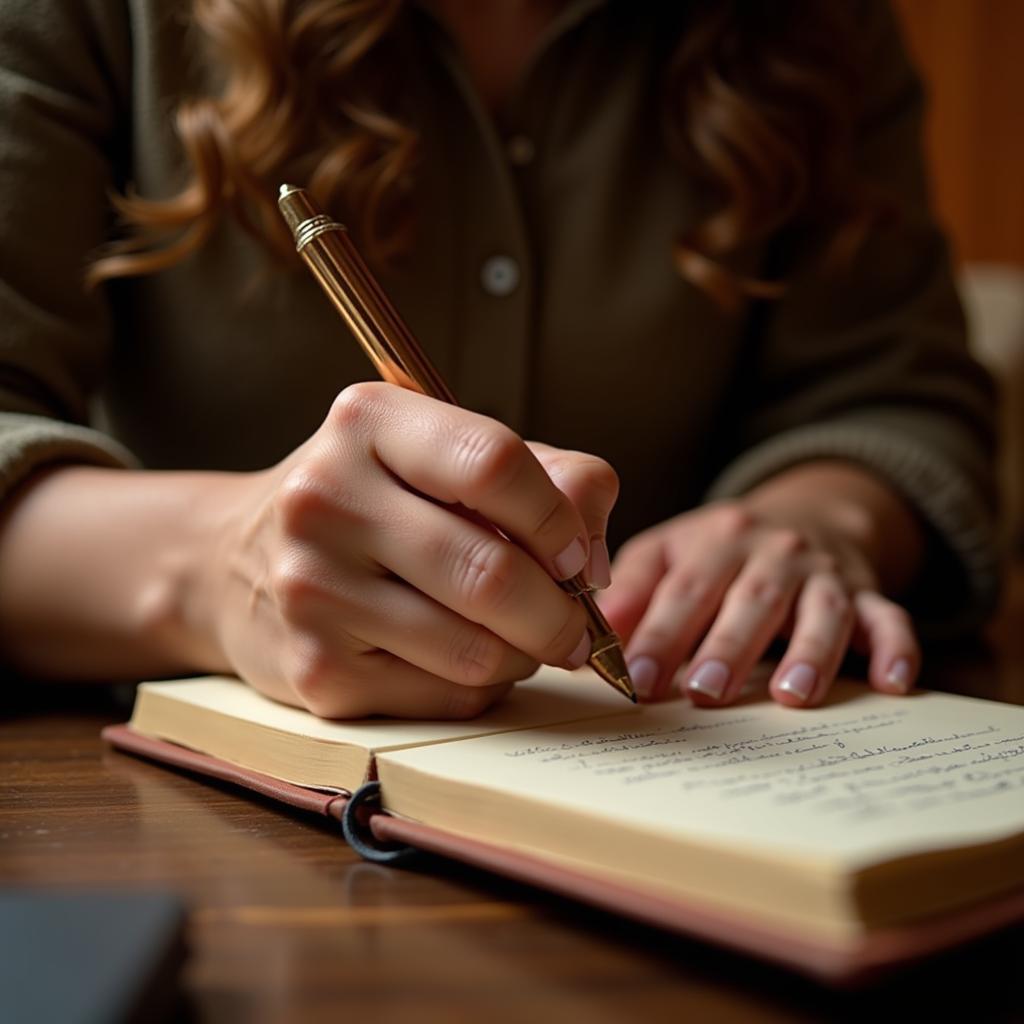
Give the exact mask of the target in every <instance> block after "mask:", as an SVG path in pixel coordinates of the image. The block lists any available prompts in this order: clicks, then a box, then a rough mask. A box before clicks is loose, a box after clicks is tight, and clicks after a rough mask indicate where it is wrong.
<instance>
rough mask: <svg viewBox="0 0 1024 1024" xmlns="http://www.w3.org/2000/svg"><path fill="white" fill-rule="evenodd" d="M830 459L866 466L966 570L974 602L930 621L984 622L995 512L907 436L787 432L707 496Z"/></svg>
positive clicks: (845, 429)
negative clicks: (797, 466)
mask: <svg viewBox="0 0 1024 1024" xmlns="http://www.w3.org/2000/svg"><path fill="white" fill-rule="evenodd" d="M828 458H840V459H848V460H850V461H853V462H857V463H860V464H861V465H863V466H864V467H866V468H867V469H870V470H872V471H873V472H874V473H876V474H877V475H878V476H880V477H882V478H884V479H885V480H886V482H887V483H889V484H890V485H891V486H892V487H893V489H894V490H896V491H898V492H899V493H900V494H902V495H903V497H905V498H906V499H907V501H909V502H910V503H911V504H912V505H913V506H914V507H915V509H916V510H917V511H918V513H919V514H920V515H921V517H922V518H923V519H924V520H925V522H926V523H927V524H928V525H929V526H930V527H931V529H932V531H933V532H934V534H935V535H936V537H937V538H938V539H940V540H941V541H942V542H943V544H944V546H945V547H946V548H948V551H949V554H950V555H952V556H953V558H954V559H955V561H956V563H957V564H958V565H959V568H960V570H961V572H962V575H963V579H964V582H965V584H966V589H967V599H966V600H964V601H961V602H960V607H948V608H942V610H941V611H939V610H938V609H935V608H932V609H930V610H929V612H928V613H927V614H926V616H925V618H926V619H927V618H937V619H939V620H940V621H941V625H942V626H943V627H944V628H945V629H951V628H953V629H968V628H973V627H976V626H978V625H979V624H980V623H982V622H983V621H984V620H985V619H986V618H987V617H988V615H989V614H990V613H991V612H992V610H993V608H994V607H995V605H996V602H997V600H998V597H999V589H1000V569H999V559H998V555H997V550H996V540H995V537H996V525H995V522H994V518H993V515H992V513H991V512H990V511H989V509H988V508H987V506H986V505H985V503H984V501H983V499H982V498H981V497H980V495H979V494H978V492H977V488H976V487H975V486H974V485H973V484H972V483H971V481H970V480H969V479H968V477H967V476H966V475H965V474H964V473H963V472H962V471H961V470H960V469H959V468H958V467H957V466H956V465H955V464H953V463H952V462H949V461H947V460H945V459H944V458H942V456H940V455H938V454H936V452H935V451H934V450H932V449H931V448H928V447H926V446H925V445H922V444H920V443H919V442H918V441H916V440H915V439H914V438H913V437H910V436H908V435H907V434H905V433H897V432H894V431H890V430H885V429H880V428H878V427H873V426H869V425H865V424H857V425H853V424H848V423H830V424H822V425H816V426H814V427H800V428H798V429H796V430H790V431H786V432H785V433H783V434H779V435H777V436H776V437H773V438H772V439H771V440H769V441H766V442H764V443H763V444H760V445H757V446H756V447H754V448H752V449H750V450H749V451H747V452H745V453H744V454H743V455H741V456H740V457H739V458H737V459H736V460H735V461H733V462H732V463H730V464H729V466H727V467H726V469H725V470H724V471H723V472H722V473H721V475H720V476H719V477H718V478H717V480H715V482H714V483H713V484H712V486H711V488H710V490H709V491H708V499H709V500H715V499H722V498H732V497H737V496H739V495H741V494H743V493H745V492H746V491H749V490H751V489H752V488H753V487H755V486H756V485H757V484H759V483H761V482H762V481H763V480H766V479H767V478H768V477H771V476H774V475H775V474H777V473H780V472H782V471H783V470H785V469H789V468H790V467H792V466H794V465H797V464H798V463H801V462H809V461H813V460H815V459H828ZM945 583H946V586H948V585H949V584H948V580H947V581H945ZM930 596H932V597H934V594H932V595H930ZM911 604H913V602H911ZM936 613H937V614H936ZM936 624H937V623H934V622H933V623H932V625H933V626H934V625H936Z"/></svg>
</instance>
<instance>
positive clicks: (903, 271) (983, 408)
mask: <svg viewBox="0 0 1024 1024" xmlns="http://www.w3.org/2000/svg"><path fill="white" fill-rule="evenodd" d="M864 7H865V12H864V13H865V33H866V41H867V43H868V47H869V50H868V52H869V53H870V54H872V59H871V67H870V68H869V75H868V84H869V96H868V98H867V100H866V102H865V116H864V119H863V123H862V126H861V131H860V134H859V137H858V142H857V156H858V159H859V161H860V165H861V169H862V171H863V174H864V177H865V179H866V180H867V181H868V182H870V183H871V184H872V186H874V187H877V188H878V189H879V190H880V191H881V192H882V193H883V194H884V195H886V196H888V197H889V198H890V199H892V200H895V201H896V203H897V206H898V214H897V216H896V219H895V222H894V223H892V224H889V225H885V226H882V227H880V228H879V229H878V230H876V231H874V232H873V233H872V235H871V236H870V237H869V238H868V239H867V241H866V243H865V244H864V246H863V248H862V249H861V250H860V251H859V253H858V255H857V257H856V259H855V262H854V263H853V264H852V265H851V266H849V267H847V268H845V269H844V270H843V271H842V272H841V273H834V274H829V273H828V272H827V271H826V270H824V269H823V268H822V266H821V264H822V252H823V245H822V238H823V237H824V236H823V235H822V234H821V233H820V232H818V231H816V230H815V229H812V228H805V229H803V230H802V231H801V232H799V233H794V235H793V236H791V237H789V238H787V239H782V240H780V242H779V247H778V250H779V251H778V253H777V254H776V258H777V264H776V267H775V268H773V269H781V271H782V273H783V274H784V275H785V276H786V277H787V278H788V280H789V286H788V288H787V290H786V293H785V296H784V297H783V298H782V299H780V300H779V301H777V302H775V303H764V304H763V305H761V306H759V308H758V309H756V310H755V311H754V313H753V315H752V318H751V328H752V333H751V347H750V349H749V352H748V355H747V356H746V362H745V366H744V369H743V374H742V376H743V381H742V383H741V386H740V389H739V394H738V395H737V396H735V397H736V399H737V400H736V401H735V402H734V403H733V404H732V406H731V408H732V410H733V418H734V423H735V427H734V435H733V436H734V442H735V448H734V451H736V452H738V453H739V454H737V455H736V456H735V457H734V458H733V459H732V460H731V461H730V462H729V463H728V464H727V465H726V467H725V469H724V470H723V471H722V472H721V474H720V475H719V476H718V478H717V479H716V480H715V481H714V483H713V484H712V486H711V489H710V494H709V497H710V498H712V499H715V498H726V497H732V496H737V495H739V494H742V493H743V492H745V491H748V490H749V489H751V488H752V487H754V486H755V485H756V484H758V483H759V482H761V481H763V480H764V479H766V478H767V477H770V476H772V475H773V474H776V473H779V472H780V471H782V470H785V469H787V468H789V467H791V466H793V465H795V464H797V463H800V462H805V461H809V460H814V459H819V458H841V459H848V460H851V461H854V462H856V463H858V464H860V465H862V466H864V467H866V468H868V469H870V470H871V471H872V472H874V473H876V474H878V476H880V477H881V478H882V479H884V480H885V481H887V482H888V483H889V484H890V485H891V486H892V487H893V488H895V489H896V490H897V491H898V492H900V493H901V494H902V495H903V496H904V497H905V498H906V499H908V500H909V502H910V503H911V504H912V506H913V507H914V508H915V509H916V511H917V513H918V514H919V516H920V517H921V520H922V521H923V522H924V524H925V525H926V529H927V532H928V535H929V547H928V555H927V558H926V565H925V568H924V570H923V572H922V576H921V579H920V580H919V581H918V583H917V585H916V586H915V588H914V591H913V593H911V594H910V595H908V605H909V606H910V607H911V609H912V610H913V611H914V612H916V613H917V615H918V617H919V619H920V620H921V621H922V622H923V624H924V625H925V627H927V625H928V623H932V624H942V626H943V628H949V627H950V626H953V625H958V624H959V625H961V626H964V627H966V626H969V625H975V624H977V623H978V622H979V621H980V620H982V619H983V618H984V617H985V616H986V615H987V614H988V613H989V612H990V611H991V609H992V607H993V605H994V603H995V600H996V597H997V594H998V584H999V572H998V559H997V556H996V544H995V536H996V528H995V520H996V510H995V484H994V476H993V460H994V443H995V442H994V425H993V406H994V401H995V395H994V390H993V385H992V382H991V380H990V379H989V377H988V376H987V375H986V373H985V372H984V371H983V370H982V369H981V367H980V366H979V365H978V364H977V363H976V362H975V361H974V360H973V359H972V358H971V357H970V355H969V354H968V351H967V348H966V333H965V325H964V320H963V316H962V313H961V310H960V306H959V302H958V299H957V295H956V290H955V287H954V284H953V280H952V275H951V269H950V260H949V255H948V252H947V248H946V245H945V242H944V240H943V238H942V235H941V232H940V231H939V230H938V228H937V227H936V225H935V223H934V220H933V218H932V216H931V214H930V212H929V209H928V200H927V186H926V180H925V173H924V168H923V161H922V155H921V145H920V128H921V113H922V106H923V97H922V89H921V86H920V83H919V81H918V79H917V77H916V76H915V74H914V72H913V70H912V69H911V67H910V66H909V63H908V61H907V58H906V56H905V53H904V51H903V49H902V45H901V42H900V39H899V33H898V30H897V27H896V25H895V23H894V20H893V17H892V14H891V12H890V11H889V9H888V7H887V6H886V5H885V4H882V3H875V2H872V3H870V4H866V5H864Z"/></svg>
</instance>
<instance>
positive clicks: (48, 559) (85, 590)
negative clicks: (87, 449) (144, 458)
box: [0, 466, 238, 679]
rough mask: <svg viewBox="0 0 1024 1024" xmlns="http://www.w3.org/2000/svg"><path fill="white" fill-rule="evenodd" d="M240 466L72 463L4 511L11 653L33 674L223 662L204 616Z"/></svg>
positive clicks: (172, 668)
mask: <svg viewBox="0 0 1024 1024" xmlns="http://www.w3.org/2000/svg"><path fill="white" fill-rule="evenodd" d="M237 479H238V478H237V477H234V476H232V475H230V474H215V473H190V472H189V473H153V472H126V471H118V470H106V469H97V468H93V467H83V466H64V467H58V468H55V469H53V470H49V471H47V472H45V473H41V474H39V475H38V476H36V477H34V478H33V479H31V480H30V481H29V482H28V483H26V484H25V485H24V486H23V487H22V489H21V490H20V491H19V492H17V493H16V494H15V495H14V496H13V498H12V499H11V500H10V501H9V502H8V503H7V505H6V506H5V507H4V509H3V514H2V516H0V652H2V660H3V662H4V663H5V664H6V665H8V666H9V667H13V668H15V669H17V670H19V671H21V672H23V673H25V674H27V675H30V676H37V677H49V678H61V679H97V678H132V677H138V676H143V675H160V674H168V673H179V672H180V673H184V672H190V671H220V670H222V669H224V668H226V665H224V664H223V661H222V655H221V654H220V653H219V652H218V650H217V645H216V643H215V641H214V639H213V637H212V636H211V635H210V632H209V629H208V628H206V626H205V624H204V622H203V621H202V619H203V618H204V610H203V607H202V604H203V597H202V587H201V586H200V577H201V574H202V572H203V567H204V566H206V565H208V564H209V563H210V561H211V559H212V557H213V554H214V552H213V550H212V548H213V547H214V546H215V544H216V538H217V536H218V530H219V525H220V522H221V521H222V520H223V518H224V517H225V515H227V514H229V512H230V508H231V505H232V499H231V495H232V494H233V489H234V485H235V482H236V481H237Z"/></svg>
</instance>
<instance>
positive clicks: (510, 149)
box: [505, 135, 536, 167]
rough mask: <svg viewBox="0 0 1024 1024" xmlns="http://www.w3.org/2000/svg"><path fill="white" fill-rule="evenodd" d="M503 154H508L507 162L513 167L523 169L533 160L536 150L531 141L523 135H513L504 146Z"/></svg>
mask: <svg viewBox="0 0 1024 1024" xmlns="http://www.w3.org/2000/svg"><path fill="white" fill-rule="evenodd" d="M505 152H506V153H507V154H508V162H509V163H510V164H512V165H514V166H515V167H525V166H526V165H527V164H528V163H530V161H532V160H533V157H534V154H535V153H536V150H535V149H534V145H533V140H532V139H529V138H527V137H526V136H525V135H513V136H512V138H510V139H509V140H508V142H507V143H506V144H505Z"/></svg>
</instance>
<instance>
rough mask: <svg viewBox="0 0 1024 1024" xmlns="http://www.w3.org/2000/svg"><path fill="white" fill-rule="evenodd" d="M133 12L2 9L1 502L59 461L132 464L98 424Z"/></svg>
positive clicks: (13, 1)
mask: <svg viewBox="0 0 1024 1024" xmlns="http://www.w3.org/2000/svg"><path fill="white" fill-rule="evenodd" d="M118 11H120V5H118V4H115V3H101V2H100V0H76V2H75V3H67V2H64V0H0V20H2V23H3V31H2V32H0V124H2V125H3V139H2V142H0V498H2V497H4V496H5V495H6V494H8V493H9V492H10V490H11V489H12V488H13V487H14V486H16V485H17V484H18V483H19V482H20V481H22V480H23V479H25V477H27V476H28V475H29V474H30V473H31V472H32V471H33V470H35V469H36V468H38V467H40V466H41V465H43V464H45V463H51V462H56V461H76V462H88V463H96V464H100V465H105V466H123V465H130V464H132V462H133V459H132V456H131V455H130V453H129V452H127V451H126V450H125V449H124V448H123V447H122V446H121V445H119V444H117V443H116V442H115V441H113V440H112V439H111V438H109V437H107V436H105V435H104V434H102V433H101V432H99V431H96V430H92V429H90V428H89V427H88V426H87V425H86V424H87V422H88V410H89V400H90V396H91V394H92V393H93V392H94V391H95V389H96V387H97V385H98V383H99V381H100V379H101V376H102V373H103V371H104V367H105V364H106V361H107V358H108V356H109V349H110V325H109V315H108V311H107V308H106V304H105V301H104V297H103V293H102V289H99V290H96V291H94V292H91V293H90V292H88V291H87V290H86V288H85V285H84V279H83V275H84V270H85V268H86V265H87V261H88V260H89V258H90V257H91V256H92V255H93V254H94V253H95V251H96V249H97V247H98V246H99V245H101V244H102V243H103V242H104V241H105V239H106V238H107V232H108V229H109V210H110V204H109V200H108V195H109V192H110V190H111V189H112V188H113V187H114V186H115V184H116V178H115V171H114V167H115V163H116V160H117V154H118V147H119V141H118V138H117V136H118V127H117V126H118V124H119V122H123V114H124V111H125V107H126V101H125V99H124V97H125V96H126V95H127V77H128V76H127V69H128V68H129V66H130V60H129V55H128V54H129V50H128V46H129V40H128V33H127V27H126V24H125V19H124V18H123V17H118V15H117V12H118Z"/></svg>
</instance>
